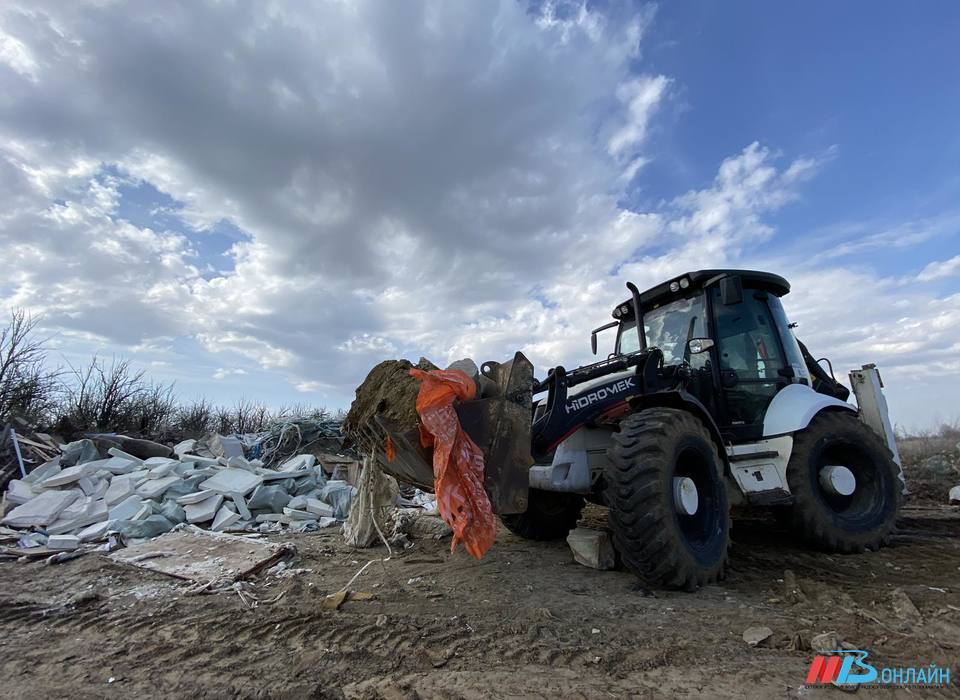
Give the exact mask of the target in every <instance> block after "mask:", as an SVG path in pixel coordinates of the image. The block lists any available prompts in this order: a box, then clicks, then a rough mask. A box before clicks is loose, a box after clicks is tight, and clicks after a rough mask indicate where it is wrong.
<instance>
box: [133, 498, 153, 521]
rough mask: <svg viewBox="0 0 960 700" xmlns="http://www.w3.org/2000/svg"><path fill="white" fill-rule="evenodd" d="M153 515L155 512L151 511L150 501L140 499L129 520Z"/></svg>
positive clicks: (142, 518) (143, 518)
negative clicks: (138, 505) (137, 507)
mask: <svg viewBox="0 0 960 700" xmlns="http://www.w3.org/2000/svg"><path fill="white" fill-rule="evenodd" d="M154 515H156V514H155V513H154V512H153V506H151V505H150V502H149V501H141V502H140V509H139V510H137V512H136V514H134V516H133V517H132V518H130V520H133V521H136V520H146V519H147V518H150V517H153V516H154Z"/></svg>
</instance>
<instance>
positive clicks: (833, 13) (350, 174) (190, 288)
mask: <svg viewBox="0 0 960 700" xmlns="http://www.w3.org/2000/svg"><path fill="white" fill-rule="evenodd" d="M958 37H960V6H958V5H957V4H956V3H950V2H930V3H923V4H920V5H910V4H903V3H894V2H874V1H870V2H867V1H852V2H846V3H827V2H818V3H799V4H788V3H769V2H760V1H758V0H757V1H744V2H738V3H715V2H707V1H706V0H702V1H691V2H684V3H663V4H660V5H657V4H652V3H627V2H596V3H593V2H588V3H582V2H549V1H544V2H520V1H519V0H499V1H496V0H482V1H481V0H476V1H475V2H466V1H464V2H458V1H449V0H436V1H427V0H422V1H420V0H403V1H402V2H361V1H351V0H331V1H329V2H319V1H318V2H309V3H304V2H298V1H290V2H286V1H283V0H272V1H271V2H240V1H228V0H222V1H210V0H182V1H177V0H171V1H170V2H165V3H161V4H158V5H154V4H147V3H139V2H120V1H115V0H93V1H89V2H88V1H80V0H78V1H77V2H70V3H65V2H60V1H51V2H47V1H45V0H30V1H29V2H20V1H18V0H8V1H7V2H4V3H3V4H2V6H0V246H2V249H3V251H4V254H3V257H4V264H3V265H2V266H0V304H2V305H3V307H4V308H6V309H18V308H23V309H27V310H28V311H29V312H30V313H32V314H34V315H35V316H39V317H40V318H41V322H42V332H43V333H44V334H45V335H46V336H47V337H49V339H50V341H49V342H50V345H51V349H52V353H51V357H52V361H55V362H58V363H68V362H69V363H71V364H75V363H78V362H80V363H82V362H83V361H84V359H85V358H88V357H89V356H90V355H91V354H93V353H99V354H100V355H102V356H123V357H128V358H130V359H131V360H132V361H133V362H134V363H135V364H136V366H138V367H142V368H144V369H146V370H147V371H148V372H149V374H150V375H151V376H152V377H153V378H154V379H155V380H157V381H164V382H175V384H176V390H177V392H178V394H179V395H180V396H181V397H182V398H184V399H186V400H190V399H193V398H198V397H201V396H205V397H207V398H210V399H212V400H214V401H217V402H228V403H232V402H233V401H235V400H237V399H238V398H240V397H244V398H248V399H257V400H260V401H262V402H264V403H267V404H268V405H271V406H274V407H279V406H282V405H291V404H315V405H322V406H326V407H328V408H343V407H346V406H348V405H349V403H350V401H351V400H352V398H353V391H354V389H355V387H356V386H357V385H358V384H359V383H360V382H361V381H362V379H363V377H364V376H365V374H366V372H367V370H369V368H370V367H372V366H373V365H374V364H376V363H377V362H379V361H381V360H383V359H387V358H393V357H407V358H410V359H412V360H414V361H415V360H416V359H417V358H419V357H420V356H426V357H429V358H431V359H432V360H433V361H434V362H436V363H438V364H445V363H448V362H450V361H452V360H455V359H458V358H461V357H473V358H475V359H477V360H478V361H483V360H488V359H501V360H502V359H506V358H508V357H510V356H512V354H513V352H514V351H516V350H518V349H519V350H522V351H523V352H525V353H526V354H527V355H528V356H529V357H530V358H531V359H532V360H533V362H534V364H535V367H536V371H537V373H538V375H540V376H542V375H544V374H545V373H546V370H547V368H549V367H551V366H554V365H556V364H564V365H565V366H567V367H571V366H576V365H578V364H581V363H584V362H587V361H589V360H590V359H591V357H592V356H591V355H590V343H589V331H590V329H592V328H594V327H596V326H599V325H601V324H603V323H605V322H606V321H608V320H609V318H610V316H609V314H610V312H611V310H612V308H613V306H614V305H615V304H616V303H617V302H619V301H621V300H622V299H624V298H626V296H627V293H626V290H625V287H624V284H625V282H626V281H627V280H633V281H635V282H636V283H637V284H638V285H639V286H640V287H641V288H645V287H649V286H652V285H654V284H656V283H657V282H659V281H662V280H663V279H666V278H669V277H670V276H673V275H676V274H679V273H681V272H684V271H687V270H695V269H700V268H715V267H742V268H755V269H764V270H769V271H772V272H776V273H778V274H781V275H783V276H785V277H786V278H787V279H788V280H790V282H791V284H792V291H791V293H790V294H789V295H788V296H786V297H785V298H784V306H785V307H786V309H787V313H788V315H789V316H790V317H791V319H792V320H794V321H797V322H798V323H799V327H798V328H797V334H798V336H799V337H800V338H801V339H802V340H803V341H804V342H805V343H806V344H807V345H808V346H809V347H810V348H811V351H812V352H813V353H814V354H815V355H816V356H827V357H830V358H831V359H832V361H833V365H834V367H835V368H836V369H837V371H838V373H840V374H844V375H845V373H846V372H847V371H848V370H849V369H851V368H854V367H859V366H860V365H861V364H863V363H867V362H873V363H876V364H877V365H878V366H879V367H880V369H881V374H882V377H883V379H884V383H885V386H886V392H887V398H888V401H889V403H890V407H891V413H892V417H893V419H894V421H895V422H896V423H898V424H899V425H901V426H903V427H905V428H908V429H912V428H924V427H929V426H933V425H935V424H937V423H938V422H940V421H949V420H956V419H958V418H960V402H958V401H957V398H956V397H957V396H958V395H960V60H958V58H960V56H958V54H960V49H958V48H957V47H958V45H960V42H958ZM603 342H604V338H603V337H601V343H603ZM606 342H608V343H610V342H612V338H610V337H608V338H607V339H606Z"/></svg>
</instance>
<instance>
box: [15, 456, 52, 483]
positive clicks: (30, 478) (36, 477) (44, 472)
mask: <svg viewBox="0 0 960 700" xmlns="http://www.w3.org/2000/svg"><path fill="white" fill-rule="evenodd" d="M60 470H61V467H60V457H59V456H57V457H54V458H53V459H51V460H50V461H49V462H44V463H43V464H41V465H40V466H39V467H37V468H36V469H34V470H33V471H32V472H30V473H29V474H27V475H26V476H25V477H23V480H24V481H25V482H26V483H28V484H31V485H32V484H39V483H40V482H41V481H43V480H44V479H46V478H47V477H48V476H53V475H54V474H59V473H60Z"/></svg>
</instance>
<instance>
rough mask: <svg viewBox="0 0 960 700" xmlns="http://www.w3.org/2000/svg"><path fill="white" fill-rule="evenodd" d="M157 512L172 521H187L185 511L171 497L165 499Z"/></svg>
mask: <svg viewBox="0 0 960 700" xmlns="http://www.w3.org/2000/svg"><path fill="white" fill-rule="evenodd" d="M159 514H160V515H162V516H163V517H165V518H166V519H167V520H169V521H171V522H174V523H185V522H187V513H186V511H184V509H183V508H181V507H180V506H179V505H178V504H177V502H176V501H174V500H173V499H167V500H166V501H164V502H163V505H161V506H160V509H159Z"/></svg>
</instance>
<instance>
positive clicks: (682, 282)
mask: <svg viewBox="0 0 960 700" xmlns="http://www.w3.org/2000/svg"><path fill="white" fill-rule="evenodd" d="M689 286H690V280H688V279H687V278H686V277H684V278H683V279H682V280H680V289H686V288H687V287H689Z"/></svg>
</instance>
